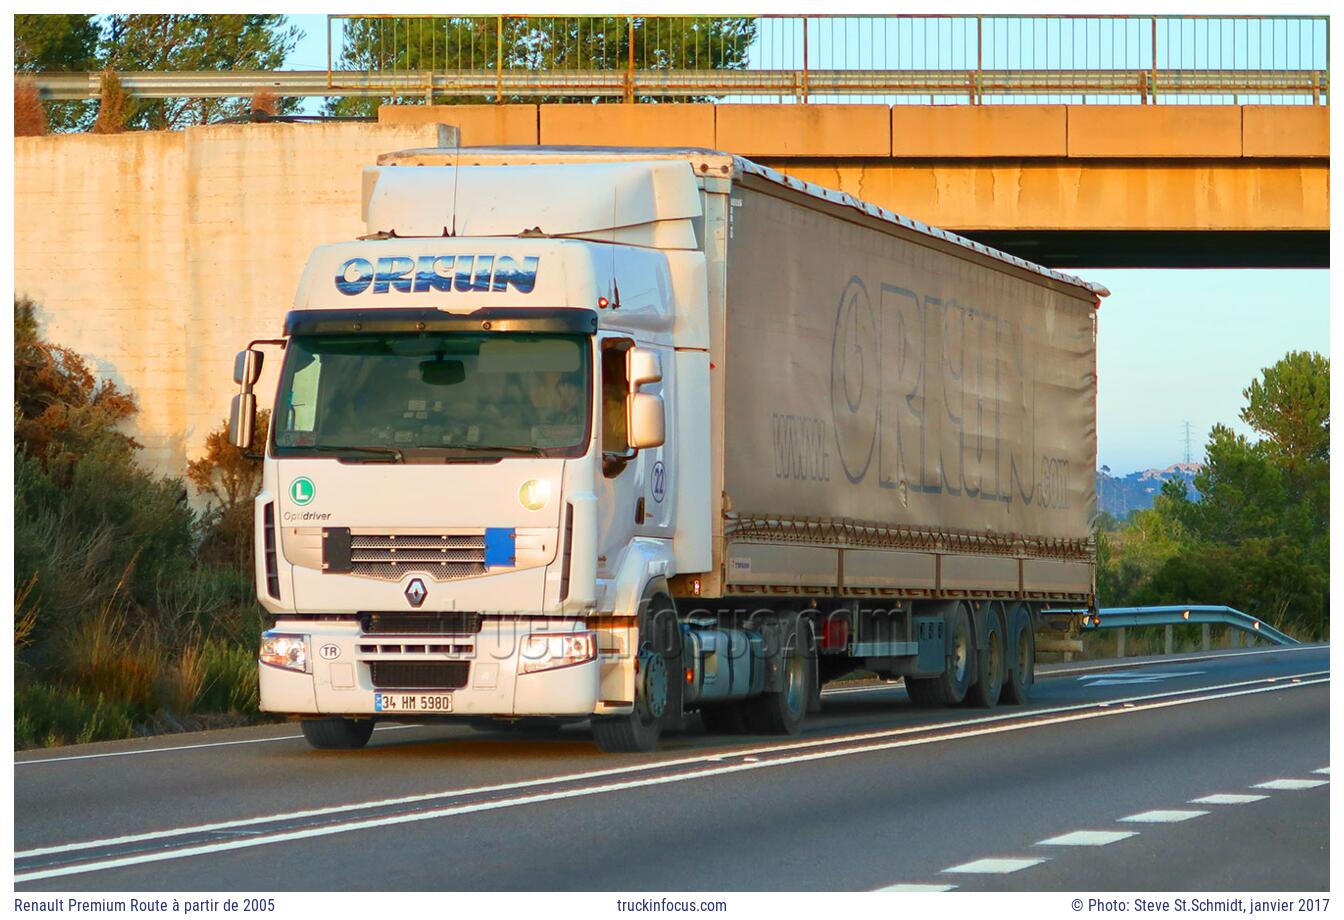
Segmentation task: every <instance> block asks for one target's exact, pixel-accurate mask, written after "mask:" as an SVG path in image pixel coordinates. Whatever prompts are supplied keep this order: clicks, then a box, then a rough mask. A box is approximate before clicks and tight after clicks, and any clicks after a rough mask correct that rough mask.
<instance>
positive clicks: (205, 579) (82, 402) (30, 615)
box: [14, 299, 263, 747]
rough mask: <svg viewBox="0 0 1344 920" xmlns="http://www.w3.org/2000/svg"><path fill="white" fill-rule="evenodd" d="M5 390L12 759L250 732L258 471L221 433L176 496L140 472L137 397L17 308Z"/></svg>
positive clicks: (257, 610)
mask: <svg viewBox="0 0 1344 920" xmlns="http://www.w3.org/2000/svg"><path fill="white" fill-rule="evenodd" d="M14 384H15V388H14V572H15V594H14V648H15V687H14V739H15V745H16V746H18V747H35V746H42V745H51V744H63V743H73V742H84V741H99V740H106V739H112V738H126V737H133V736H135V735H137V734H148V733H152V732H159V731H174V730H183V729H191V728H200V727H206V726H216V725H227V724H234V723H240V722H244V721H249V720H252V719H255V718H256V709H257V683H256V681H257V676H256V643H257V635H258V632H259V630H260V629H261V625H262V622H263V611H262V609H261V607H260V606H259V605H258V604H257V603H256V600H255V596H254V593H253V586H252V574H251V566H252V558H251V522H250V518H249V513H250V507H251V499H252V496H253V495H254V494H255V493H256V491H257V488H258V485H259V478H260V470H259V465H258V464H255V463H253V462H252V461H248V460H246V459H244V458H243V457H242V456H241V453H240V452H238V451H235V450H234V449H233V448H232V447H230V446H229V444H228V440H227V437H226V436H225V435H224V433H223V432H222V431H220V432H216V433H214V434H212V435H211V437H210V439H209V441H208V443H207V450H206V453H205V454H204V455H203V456H202V457H201V458H200V459H199V460H197V461H195V462H193V463H192V464H191V465H190V468H189V470H188V475H187V481H185V482H184V481H183V480H181V479H175V478H169V477H159V476H155V475H153V474H152V473H150V472H148V471H147V470H145V469H143V468H142V467H141V466H140V465H138V464H137V462H136V451H137V449H138V447H139V445H138V444H137V443H136V442H135V441H134V440H133V439H132V438H130V437H128V436H127V435H126V434H124V433H123V427H124V423H125V422H126V421H128V420H129V419H131V418H133V417H134V415H135V412H136V404H135V398H134V396H133V394H130V393H127V392H125V391H123V390H121V389H120V388H119V387H118V386H117V385H116V384H115V383H113V382H111V381H108V380H98V379H97V378H96V377H95V376H94V374H93V372H92V371H91V370H90V368H89V365H88V363H87V362H86V361H85V360H84V359H83V358H82V357H81V356H79V355H78V354H76V353H74V352H72V351H70V350H69V349H67V348H63V347H61V346H60V345H57V344H53V343H51V342H47V341H45V340H44V339H43V338H42V336H41V335H40V333H39V330H38V322H37V317H36V307H35V305H34V304H33V303H32V302H31V301H28V300H21V299H16V300H15V303H14ZM189 484H190V486H191V487H193V488H194V489H195V490H196V491H197V493H198V494H199V495H201V496H203V497H205V498H206V500H207V504H206V507H205V510H204V511H198V510H196V509H194V508H193V507H192V505H191V504H190V502H189V501H188V486H189Z"/></svg>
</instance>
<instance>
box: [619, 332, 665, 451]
mask: <svg viewBox="0 0 1344 920" xmlns="http://www.w3.org/2000/svg"><path fill="white" fill-rule="evenodd" d="M654 357H655V360H656V359H657V356H656V355H655V356H654ZM626 412H627V413H628V414H627V417H626V426H627V428H626V430H627V431H628V432H629V441H630V449H631V450H643V449H644V448H646V447H662V446H663V442H664V441H666V440H667V432H666V426H665V419H664V415H663V398H662V397H661V396H655V395H653V394H652V393H631V394H630V398H629V400H628V401H627V402H626Z"/></svg>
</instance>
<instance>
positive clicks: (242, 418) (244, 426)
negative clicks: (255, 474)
mask: <svg viewBox="0 0 1344 920" xmlns="http://www.w3.org/2000/svg"><path fill="white" fill-rule="evenodd" d="M243 354H246V352H244V353H243ZM240 357H241V356H240ZM257 363H258V365H259V364H260V363H261V362H260V361H258V362H257ZM256 424H257V397H256V396H254V395H253V394H252V393H239V394H238V395H237V396H235V397H233V402H232V403H231V404H230V405H229V443H230V444H232V445H233V446H234V447H238V448H241V449H242V450H249V449H251V447H252V435H253V430H254V429H255V428H256Z"/></svg>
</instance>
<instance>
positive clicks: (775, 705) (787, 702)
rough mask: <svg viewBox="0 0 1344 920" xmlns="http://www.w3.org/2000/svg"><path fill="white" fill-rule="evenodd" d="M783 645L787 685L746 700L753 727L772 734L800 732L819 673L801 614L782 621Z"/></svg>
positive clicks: (746, 714)
mask: <svg viewBox="0 0 1344 920" xmlns="http://www.w3.org/2000/svg"><path fill="white" fill-rule="evenodd" d="M781 625H782V626H783V629H782V630H781V636H780V648H781V650H782V651H781V654H782V656H783V660H782V665H783V667H784V686H783V687H782V688H780V689H779V690H775V691H771V692H769V693H763V694H761V695H760V696H758V697H755V698H754V699H749V700H746V701H744V703H743V704H742V715H743V717H744V721H745V722H746V727H747V729H748V730H749V731H753V732H761V733H763V734H770V735H796V734H798V732H799V731H801V730H802V727H803V717H804V716H806V715H807V703H808V700H809V699H810V698H811V695H812V690H811V687H810V684H811V682H812V680H813V674H815V673H816V670H815V668H814V667H813V665H812V660H811V659H812V643H811V641H810V635H811V634H810V632H809V630H808V626H807V623H806V622H804V621H803V619H802V618H801V617H797V618H793V619H792V620H789V621H785V623H784V624H781Z"/></svg>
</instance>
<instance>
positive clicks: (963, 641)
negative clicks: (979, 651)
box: [952, 629, 971, 683]
mask: <svg viewBox="0 0 1344 920" xmlns="http://www.w3.org/2000/svg"><path fill="white" fill-rule="evenodd" d="M970 657H971V655H970V649H969V643H968V642H967V638H966V630H965V629H958V630H956V631H955V632H954V633H953V634H952V673H953V674H954V675H955V676H956V678H957V682H958V683H960V682H961V681H963V680H965V679H966V665H967V663H968V662H969V661H970Z"/></svg>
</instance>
